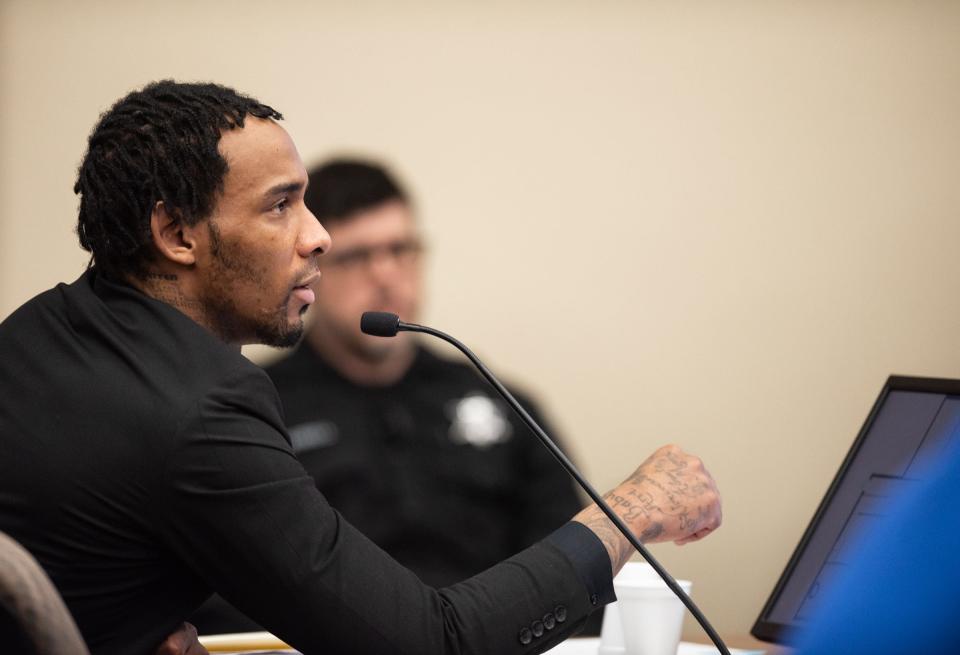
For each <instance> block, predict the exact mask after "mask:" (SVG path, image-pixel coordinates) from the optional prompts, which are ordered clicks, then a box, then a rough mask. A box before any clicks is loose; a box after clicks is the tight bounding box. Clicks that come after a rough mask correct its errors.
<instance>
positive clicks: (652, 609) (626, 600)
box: [601, 570, 692, 655]
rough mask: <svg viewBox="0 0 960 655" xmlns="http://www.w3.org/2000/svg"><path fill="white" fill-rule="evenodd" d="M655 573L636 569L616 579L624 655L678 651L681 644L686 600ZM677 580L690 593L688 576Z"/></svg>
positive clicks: (665, 653) (615, 588) (660, 653)
mask: <svg viewBox="0 0 960 655" xmlns="http://www.w3.org/2000/svg"><path fill="white" fill-rule="evenodd" d="M651 573H653V572H652V570H651ZM653 576H654V577H651V576H650V575H646V576H644V575H640V573H639V572H635V573H631V574H630V575H627V576H624V578H622V579H621V577H620V576H617V577H616V578H614V580H613V588H614V590H615V591H616V592H617V599H618V601H617V603H616V604H617V605H618V606H619V607H618V614H619V616H618V619H619V622H620V628H621V631H622V633H623V647H624V650H623V651H621V652H622V653H623V654H624V655H676V653H677V647H678V646H679V645H680V633H681V631H682V629H683V612H684V606H683V603H682V602H680V599H679V598H677V597H676V596H675V595H674V593H673V592H672V591H670V588H669V587H667V585H666V583H665V582H664V581H663V580H661V579H660V577H659V576H657V575H656V573H653ZM677 583H678V584H679V585H680V587H681V588H682V589H683V590H684V591H685V592H686V593H687V594H689V593H690V588H691V586H692V585H691V583H690V581H689V580H677ZM601 652H603V651H601Z"/></svg>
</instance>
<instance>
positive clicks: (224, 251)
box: [204, 221, 306, 348]
mask: <svg viewBox="0 0 960 655" xmlns="http://www.w3.org/2000/svg"><path fill="white" fill-rule="evenodd" d="M208 225H209V231H210V251H211V254H212V255H213V258H214V261H215V262H216V266H215V268H214V270H213V271H212V274H211V275H212V277H211V281H210V284H209V286H208V293H207V294H206V296H207V297H206V298H204V307H205V311H206V313H207V319H208V320H209V322H210V324H211V325H212V326H213V327H214V329H215V331H216V332H217V333H218V334H220V335H221V337H222V338H224V339H225V340H227V341H229V342H237V341H239V342H242V341H243V340H245V339H248V338H249V337H250V336H251V335H252V336H253V338H254V339H255V342H256V343H262V344H264V345H266V346H273V347H275V348H290V347H292V346H294V345H296V343H297V342H298V341H299V340H300V337H301V336H302V335H303V321H302V320H297V321H295V322H291V321H289V320H288V319H287V303H288V302H289V300H290V296H289V295H287V296H286V297H285V298H284V299H283V300H282V301H281V302H280V305H279V306H277V307H275V308H273V309H271V310H268V311H263V312H260V313H258V314H257V315H254V316H247V315H244V314H243V313H242V312H241V310H240V308H239V307H238V306H237V302H236V299H235V297H234V294H235V293H236V291H235V288H236V283H237V282H247V283H249V284H250V285H251V287H252V288H256V287H257V285H258V284H261V283H262V281H263V279H264V278H265V277H266V275H265V274H264V273H265V272H264V271H258V270H257V269H256V268H254V267H253V266H252V265H251V264H250V263H249V259H248V258H246V257H244V256H243V253H242V252H237V250H238V249H237V248H236V246H234V245H232V244H226V243H224V241H223V239H222V238H221V236H220V230H219V229H218V228H217V226H216V225H215V224H214V223H213V222H212V221H210V222H208ZM304 310H306V307H304ZM301 314H302V312H301Z"/></svg>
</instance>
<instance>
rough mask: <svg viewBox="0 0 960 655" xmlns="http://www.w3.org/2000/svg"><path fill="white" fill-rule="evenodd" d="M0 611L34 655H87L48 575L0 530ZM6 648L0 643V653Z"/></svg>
mask: <svg viewBox="0 0 960 655" xmlns="http://www.w3.org/2000/svg"><path fill="white" fill-rule="evenodd" d="M0 610H5V611H6V612H7V613H8V614H9V616H10V617H11V618H12V619H13V621H14V623H15V624H16V625H17V626H18V627H19V629H20V632H21V633H22V634H23V635H26V637H27V643H29V644H30V645H31V646H32V647H33V652H34V653H35V655H90V651H89V650H87V646H86V644H85V643H84V641H83V638H82V637H81V636H80V631H79V630H78V629H77V624H76V623H74V622H73V617H71V616H70V612H69V611H67V607H66V605H64V604H63V599H61V598H60V594H59V593H57V590H56V589H55V588H54V586H53V583H51V582H50V578H48V577H47V574H46V573H44V571H43V569H42V568H40V565H39V564H37V560H35V559H34V558H33V556H32V555H31V554H30V553H28V552H27V551H26V550H25V549H24V548H23V547H22V546H21V545H20V544H18V543H17V542H16V541H14V540H13V539H11V538H10V537H8V536H7V535H6V534H4V533H3V532H0ZM0 622H2V621H0ZM0 627H2V626H0ZM2 633H3V630H2V629H0V634H2ZM10 647H11V644H0V652H4V653H6V652H9V651H8V650H7V649H8V648H10Z"/></svg>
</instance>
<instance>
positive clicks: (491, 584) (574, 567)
mask: <svg viewBox="0 0 960 655" xmlns="http://www.w3.org/2000/svg"><path fill="white" fill-rule="evenodd" d="M278 407H279V402H278V400H277V399H276V392H275V390H274V389H273V386H272V384H271V383H270V382H269V379H268V378H267V377H266V375H265V374H263V373H262V372H253V371H251V369H250V368H238V370H237V371H236V372H235V373H234V374H232V375H230V376H227V378H226V379H225V380H224V381H223V383H222V384H220V385H219V386H217V387H215V388H213V389H212V390H210V391H209V393H207V394H206V395H205V396H204V397H202V398H200V399H198V400H197V402H196V404H195V405H194V406H193V407H191V409H190V410H189V411H188V412H187V413H186V415H184V416H183V417H182V419H181V420H180V430H179V434H178V435H177V438H176V439H175V440H174V444H175V445H174V446H173V447H172V448H171V451H170V452H169V454H168V456H167V457H166V460H165V461H164V462H163V463H162V464H161V465H162V467H163V471H162V476H161V477H162V483H161V484H160V485H159V487H158V490H157V498H156V504H157V515H158V516H160V517H161V519H160V521H161V523H162V525H160V526H158V528H159V531H160V534H161V535H162V539H163V540H164V541H165V543H166V545H167V547H168V548H169V549H171V550H172V551H173V552H174V553H175V554H176V555H177V556H178V558H179V559H181V560H182V561H184V562H186V563H187V564H188V565H189V566H191V567H192V568H193V570H194V571H195V573H196V575H197V576H199V577H200V578H202V579H203V580H204V581H206V583H207V584H209V586H210V588H211V589H213V590H216V591H218V592H220V593H221V594H222V595H223V596H224V597H225V598H226V599H227V600H229V601H230V602H231V603H233V604H234V605H235V606H236V607H238V608H239V609H240V610H241V611H243V612H244V613H246V614H248V615H249V616H250V617H251V618H253V619H254V620H256V621H257V622H259V623H261V624H262V625H263V626H265V627H266V628H267V629H269V630H270V631H272V632H273V633H274V634H276V635H278V636H279V637H281V638H282V639H284V640H285V641H287V642H288V643H290V644H291V645H292V646H294V647H295V648H297V649H299V650H301V651H302V652H304V653H306V654H311V653H409V654H411V655H413V654H417V655H429V654H431V653H491V654H492V653H496V654H498V655H504V654H510V653H536V652H541V651H543V650H546V649H547V648H549V647H551V646H552V645H554V644H556V643H557V642H559V641H561V640H562V639H564V638H565V637H567V636H569V635H570V634H571V633H572V632H573V631H575V630H576V629H577V627H578V626H579V625H580V624H581V623H582V622H583V621H584V620H585V618H586V617H587V616H588V615H589V614H590V613H591V612H592V611H593V610H594V609H596V607H597V605H598V603H599V599H601V598H602V599H603V600H604V601H607V600H609V599H610V597H611V596H612V595H611V594H610V593H608V591H609V586H610V564H609V560H608V559H607V555H606V551H605V550H604V549H603V547H602V545H601V544H600V542H599V540H598V539H596V537H594V536H593V535H592V533H589V532H588V531H587V530H586V529H585V528H583V529H582V530H581V531H580V534H573V536H572V537H571V534H572V533H571V531H570V530H569V529H568V530H567V534H566V536H565V537H564V538H563V539H553V540H551V539H546V540H544V541H541V542H538V543H536V544H534V545H533V546H531V547H530V548H528V549H527V550H524V551H523V552H521V553H519V554H517V555H516V556H514V557H512V558H510V559H509V560H506V561H505V562H502V563H500V564H498V565H496V566H494V567H492V568H490V569H488V570H487V571H485V572H483V573H481V574H479V575H477V576H474V577H473V578H470V579H469V580H466V581H464V582H461V583H459V584H456V585H453V586H451V587H447V588H443V589H433V588H431V587H428V586H426V585H424V584H422V583H421V582H420V581H419V580H418V579H417V577H416V576H415V575H414V574H412V573H411V572H409V571H408V570H406V569H404V568H403V567H401V566H400V565H399V564H397V563H396V562H394V561H393V560H392V559H391V558H390V557H389V556H388V555H386V554H385V553H384V552H383V551H381V550H380V549H379V548H377V547H376V546H375V545H374V544H373V543H371V542H370V541H369V540H368V539H366V538H365V537H364V536H363V535H362V534H360V533H359V532H358V531H357V530H355V529H354V528H353V527H351V526H350V525H349V524H348V523H347V522H346V521H344V520H343V519H342V518H341V517H340V515H339V514H338V513H337V512H336V511H335V510H333V509H332V508H331V507H330V505H329V504H328V503H327V502H326V500H325V499H324V498H323V496H322V495H321V494H320V493H319V492H318V491H317V489H316V487H315V485H314V482H313V480H312V479H311V478H310V477H309V476H308V475H307V473H306V472H305V471H304V469H303V467H302V466H301V465H300V463H299V462H298V461H297V459H296V457H295V456H294V454H293V452H292V450H291V448H290V446H289V443H288V440H287V437H286V434H285V432H284V428H283V425H282V420H281V417H280V414H279V409H278ZM469 520H470V517H469V516H464V517H463V521H464V522H468V521H469ZM574 532H576V531H574ZM584 533H585V534H584ZM571 538H573V539H574V541H575V542H576V543H577V545H576V547H574V548H571V547H570V545H569V543H567V540H569V539H571ZM591 540H592V541H591ZM573 551H576V553H575V554H573V555H571V553H573ZM584 553H587V554H586V555H584ZM585 562H586V564H585ZM585 569H589V570H592V571H593V572H594V573H593V574H585V573H584V570H585ZM604 569H605V571H606V573H605V574H604V573H603V571H604ZM598 571H599V572H600V575H599V582H597V578H598V576H597V575H596V572H598ZM598 585H599V586H601V587H603V589H600V590H598V589H596V588H591V587H597V586H598ZM598 591H599V595H598Z"/></svg>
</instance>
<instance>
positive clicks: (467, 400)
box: [447, 393, 513, 448]
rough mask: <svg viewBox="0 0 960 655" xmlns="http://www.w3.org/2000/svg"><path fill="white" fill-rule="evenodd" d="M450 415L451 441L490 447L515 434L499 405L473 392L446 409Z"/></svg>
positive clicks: (452, 402)
mask: <svg viewBox="0 0 960 655" xmlns="http://www.w3.org/2000/svg"><path fill="white" fill-rule="evenodd" d="M447 413H448V414H449V415H450V421H451V423H450V441H452V442H453V443H460V444H470V445H472V446H475V447H477V448H489V447H490V446H492V445H494V444H498V443H502V442H504V441H507V440H508V439H510V437H511V436H512V435H513V426H512V425H510V422H509V421H508V420H507V417H506V416H504V415H503V411H502V410H501V409H500V406H499V405H497V404H496V403H495V402H493V400H491V399H490V398H488V397H487V396H484V395H483V394H480V393H473V394H469V395H467V396H464V397H463V398H460V399H459V400H454V401H451V402H450V404H449V405H448V406H447Z"/></svg>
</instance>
